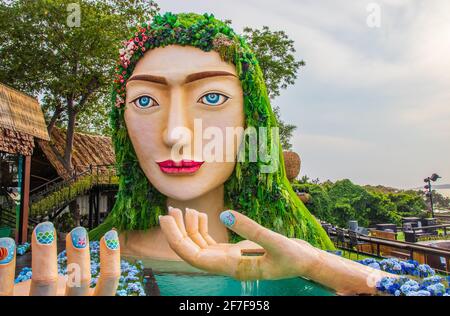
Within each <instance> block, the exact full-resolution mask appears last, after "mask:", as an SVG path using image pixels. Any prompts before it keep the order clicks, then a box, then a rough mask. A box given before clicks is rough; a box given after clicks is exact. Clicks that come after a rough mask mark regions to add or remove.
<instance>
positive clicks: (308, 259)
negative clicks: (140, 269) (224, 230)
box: [160, 209, 396, 294]
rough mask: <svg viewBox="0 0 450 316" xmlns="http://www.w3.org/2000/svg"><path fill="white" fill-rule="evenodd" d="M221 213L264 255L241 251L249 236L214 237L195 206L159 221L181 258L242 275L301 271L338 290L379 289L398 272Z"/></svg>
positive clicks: (218, 271)
mask: <svg viewBox="0 0 450 316" xmlns="http://www.w3.org/2000/svg"><path fill="white" fill-rule="evenodd" d="M220 219H221V220H222V222H223V223H224V224H225V225H226V226H227V227H228V228H230V229H231V230H233V231H234V232H236V233H237V234H239V235H241V236H242V237H244V238H247V239H249V240H251V241H253V242H255V243H257V244H258V245H260V246H262V247H263V248H264V251H265V253H264V255H262V256H243V255H242V254H243V253H245V251H244V250H245V248H246V247H245V246H246V245H248V244H249V241H245V242H241V243H238V244H217V243H215V242H214V241H213V240H212V238H211V237H210V236H209V235H208V231H207V216H206V214H203V213H198V212H197V211H194V210H189V209H187V210H186V220H185V221H183V215H182V213H181V211H180V210H178V209H170V210H169V215H167V216H161V217H160V225H161V229H162V230H163V232H164V234H165V236H166V238H167V240H168V242H169V245H170V247H171V248H172V249H173V250H174V251H175V252H176V253H177V254H178V255H179V256H180V257H181V258H182V259H183V260H185V261H186V262H188V263H190V264H191V265H193V266H195V267H197V268H200V269H203V270H206V271H209V272H211V273H216V274H222V275H228V276H232V277H234V278H236V279H240V280H255V279H258V280H259V279H281V278H289V277H295V276H301V277H305V278H308V279H311V280H313V281H316V282H318V283H320V284H322V285H325V286H327V287H329V288H331V289H334V290H335V291H336V292H337V293H340V294H375V293H376V282H377V281H379V280H380V279H381V278H382V277H386V276H387V277H396V276H394V275H391V274H389V273H386V272H383V271H379V270H375V269H372V268H370V267H367V266H364V265H362V264H359V263H357V262H354V261H352V260H348V259H345V258H342V257H340V256H337V255H334V254H331V253H328V252H326V251H323V250H320V249H317V248H315V247H313V246H311V245H310V244H309V243H307V242H306V241H303V240H300V239H290V238H287V237H285V236H283V235H280V234H278V233H275V232H273V231H271V230H269V229H267V228H264V227H262V226H261V225H259V224H258V223H256V222H255V221H253V220H251V219H249V218H248V217H246V216H244V215H242V214H240V213H238V212H235V211H226V212H223V213H222V214H221V215H220ZM185 224H186V226H185ZM250 244H251V243H250ZM252 246H253V248H255V247H254V244H252Z"/></svg>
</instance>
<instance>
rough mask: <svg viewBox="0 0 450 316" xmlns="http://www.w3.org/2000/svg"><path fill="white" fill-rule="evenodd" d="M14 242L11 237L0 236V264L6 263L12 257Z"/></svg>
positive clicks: (14, 247)
mask: <svg viewBox="0 0 450 316" xmlns="http://www.w3.org/2000/svg"><path fill="white" fill-rule="evenodd" d="M15 251H16V243H15V241H14V239H11V238H8V237H6V238H0V264H7V263H10V262H11V261H12V259H13V258H14V253H15Z"/></svg>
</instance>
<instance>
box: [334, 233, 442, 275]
mask: <svg viewBox="0 0 450 316" xmlns="http://www.w3.org/2000/svg"><path fill="white" fill-rule="evenodd" d="M447 227H448V226H447ZM343 231H344V236H345V239H346V246H345V245H344V246H343V245H339V244H337V246H338V247H339V246H340V248H344V249H347V250H352V251H354V250H358V248H357V249H355V248H353V246H355V247H361V245H351V243H350V236H349V234H348V230H343ZM328 233H329V235H330V237H331V238H332V240H333V241H335V240H336V237H337V235H338V234H337V233H336V230H328ZM357 240H358V241H359V242H362V243H365V244H367V245H371V247H369V248H371V251H358V252H359V253H360V254H364V255H368V256H377V257H381V258H383V257H397V258H400V259H414V260H417V261H418V262H420V263H427V264H430V263H432V262H431V261H432V259H433V257H436V258H437V259H438V260H437V261H440V258H445V261H446V264H445V268H444V267H443V266H442V267H437V266H436V265H434V266H433V265H432V264H430V265H432V267H433V268H434V269H435V270H437V271H439V272H441V273H446V274H448V273H449V272H450V250H446V249H441V248H436V247H431V246H428V245H423V244H417V243H409V242H402V241H397V240H390V239H384V238H379V237H372V236H365V235H359V234H357ZM402 254H403V255H405V256H406V257H407V258H405V257H403V256H402ZM437 261H436V260H434V261H433V262H437ZM443 268H444V269H443Z"/></svg>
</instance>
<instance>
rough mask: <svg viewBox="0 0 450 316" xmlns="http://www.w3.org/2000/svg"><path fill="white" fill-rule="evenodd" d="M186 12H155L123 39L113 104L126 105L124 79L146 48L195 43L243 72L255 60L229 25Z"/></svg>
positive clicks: (118, 106) (212, 18) (130, 72)
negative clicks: (181, 13)
mask: <svg viewBox="0 0 450 316" xmlns="http://www.w3.org/2000/svg"><path fill="white" fill-rule="evenodd" d="M190 16H191V15H189V14H186V15H174V14H172V13H170V12H168V13H165V14H164V15H156V16H155V17H154V18H153V20H152V21H149V22H147V23H143V24H141V25H140V26H139V27H138V28H137V29H136V30H135V32H134V34H133V38H131V39H129V40H128V41H125V42H124V43H123V47H122V48H121V49H120V50H119V54H120V58H119V62H118V65H117V66H116V68H115V70H116V76H115V80H114V85H113V101H114V105H115V106H116V107H117V108H119V109H121V108H123V106H124V104H125V99H126V89H125V85H126V82H127V80H128V79H129V78H130V76H131V74H132V73H133V69H134V67H135V65H136V64H137V62H138V61H139V59H140V58H141V57H142V56H143V55H144V53H145V52H146V51H148V50H151V49H153V48H157V47H164V46H168V45H172V44H178V45H181V46H194V47H197V48H200V49H202V50H204V51H207V52H208V51H211V50H214V51H217V52H218V53H219V54H220V56H221V57H222V59H223V60H225V61H227V62H231V63H233V64H235V65H238V64H239V63H238V62H240V65H241V66H242V68H243V71H244V72H246V71H247V70H248V68H249V65H250V64H252V62H253V63H254V62H255V61H256V59H255V58H254V56H253V54H252V53H251V52H250V50H249V49H248V47H246V45H245V44H244V42H243V41H242V39H241V38H240V37H239V36H238V35H237V34H236V33H234V31H233V30H232V29H231V28H230V27H229V26H228V24H226V23H223V22H221V21H219V20H217V19H215V18H214V16H213V15H211V14H204V15H203V16H201V17H202V18H200V19H198V18H197V19H196V22H195V23H192V21H191V20H190Z"/></svg>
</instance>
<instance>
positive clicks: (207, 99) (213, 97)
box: [199, 92, 229, 106]
mask: <svg viewBox="0 0 450 316" xmlns="http://www.w3.org/2000/svg"><path fill="white" fill-rule="evenodd" d="M228 99H229V97H227V96H225V95H223V94H220V93H215V92H214V93H208V94H205V95H204V96H203V97H201V98H200V100H199V102H200V103H203V104H206V105H211V106H217V105H222V104H224V103H225V102H227V101H228Z"/></svg>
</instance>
